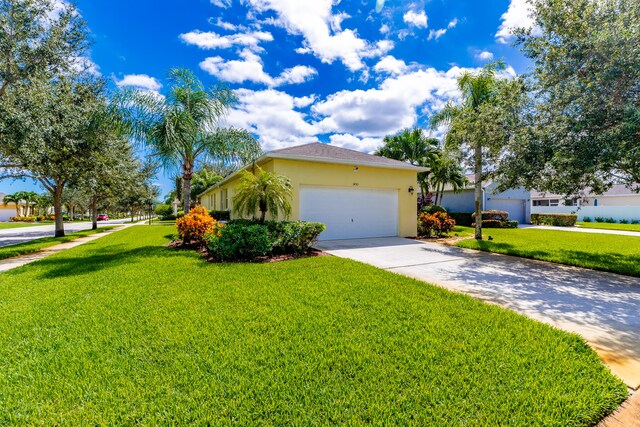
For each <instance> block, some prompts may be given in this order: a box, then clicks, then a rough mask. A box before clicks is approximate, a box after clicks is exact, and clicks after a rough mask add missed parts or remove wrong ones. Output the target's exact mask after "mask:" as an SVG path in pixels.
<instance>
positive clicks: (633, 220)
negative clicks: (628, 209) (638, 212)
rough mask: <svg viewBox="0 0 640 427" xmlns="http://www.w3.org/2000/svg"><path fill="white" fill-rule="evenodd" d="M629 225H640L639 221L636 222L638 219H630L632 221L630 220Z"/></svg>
mask: <svg viewBox="0 0 640 427" xmlns="http://www.w3.org/2000/svg"><path fill="white" fill-rule="evenodd" d="M631 224H640V220H638V219H632V220H631Z"/></svg>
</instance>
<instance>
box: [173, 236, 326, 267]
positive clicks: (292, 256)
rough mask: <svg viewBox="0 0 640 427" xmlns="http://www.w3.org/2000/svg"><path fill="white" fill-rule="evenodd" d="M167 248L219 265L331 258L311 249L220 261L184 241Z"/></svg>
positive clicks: (203, 248) (204, 249) (203, 249)
mask: <svg viewBox="0 0 640 427" xmlns="http://www.w3.org/2000/svg"><path fill="white" fill-rule="evenodd" d="M165 247H167V248H172V249H182V250H191V251H196V252H199V253H200V254H202V257H203V258H204V259H205V261H207V262H211V263H217V264H219V263H223V262H250V263H270V262H282V261H290V260H294V259H301V258H313V257H318V256H331V255H330V254H328V253H326V252H323V251H320V250H317V249H311V250H310V251H309V252H308V253H306V254H280V255H272V256H264V257H259V258H256V259H254V260H252V261H220V259H218V258H216V257H215V256H214V255H212V254H210V253H209V251H207V249H206V248H205V247H201V246H200V247H199V246H197V245H193V244H185V243H184V242H183V241H182V240H173V241H171V242H169V243H167V244H166V245H165Z"/></svg>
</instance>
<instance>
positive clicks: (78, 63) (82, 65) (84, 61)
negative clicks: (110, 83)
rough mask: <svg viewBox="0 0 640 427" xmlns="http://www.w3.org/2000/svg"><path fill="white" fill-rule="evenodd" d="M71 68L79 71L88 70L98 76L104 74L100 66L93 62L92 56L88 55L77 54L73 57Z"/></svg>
mask: <svg viewBox="0 0 640 427" xmlns="http://www.w3.org/2000/svg"><path fill="white" fill-rule="evenodd" d="M71 68H72V70H73V71H75V72H77V73H82V72H86V73H89V74H93V75H94V76H98V77H99V76H101V75H102V73H101V72H100V66H98V64H96V63H95V62H93V61H92V60H91V58H89V57H86V56H76V57H75V58H74V59H73V63H72V64H71Z"/></svg>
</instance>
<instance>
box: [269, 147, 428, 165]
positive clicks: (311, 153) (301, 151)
mask: <svg viewBox="0 0 640 427" xmlns="http://www.w3.org/2000/svg"><path fill="white" fill-rule="evenodd" d="M266 157H275V158H278V157H284V158H286V157H290V158H295V159H303V158H306V159H309V160H310V161H320V160H325V161H339V162H341V163H352V164H354V165H371V166H380V167H391V168H402V169H412V168H414V167H413V166H411V165H410V164H408V163H405V162H401V161H398V160H393V159H388V158H386V157H381V156H374V155H371V154H367V153H363V152H360V151H355V150H349V149H348V148H342V147H336V146H334V145H329V144H323V143H321V142H313V143H310V144H304V145H298V146H295V147H287V148H282V149H280V150H274V151H271V152H269V153H267V154H266ZM416 169H418V168H416Z"/></svg>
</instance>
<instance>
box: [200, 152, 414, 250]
mask: <svg viewBox="0 0 640 427" xmlns="http://www.w3.org/2000/svg"><path fill="white" fill-rule="evenodd" d="M257 167H260V168H262V169H264V170H266V171H269V172H276V173H279V174H281V175H284V176H286V177H288V178H289V179H290V180H291V183H292V186H293V197H292V200H291V207H292V213H291V217H290V219H291V220H303V221H319V222H322V223H324V224H326V226H327V229H326V230H325V231H324V232H323V233H322V234H321V235H320V239H321V240H330V239H351V238H365V237H391V236H401V237H410V236H415V235H416V234H417V225H416V215H417V206H416V205H417V199H416V198H417V195H416V194H417V191H416V188H418V185H417V174H418V172H423V171H426V170H427V169H426V168H421V167H415V166H412V165H409V164H407V163H404V162H400V161H397V160H392V159H387V158H384V157H379V156H373V155H370V154H365V153H361V152H359V151H353V150H348V149H346V148H340V147H335V146H332V145H328V144H323V143H311V144H305V145H300V146H296V147H289V148H284V149H281V150H275V151H271V152H269V153H266V154H265V155H263V156H262V157H260V158H259V159H258V160H256V161H255V162H253V163H251V164H249V165H247V166H245V167H244V168H243V169H244V170H255V168H257ZM239 178H240V176H239V173H238V172H236V173H234V174H232V175H230V176H228V177H227V178H225V179H224V180H223V181H221V182H220V183H218V184H216V185H215V186H213V187H211V188H209V189H207V190H206V191H204V192H203V193H202V194H200V201H201V203H202V205H203V206H204V207H206V208H207V209H209V210H228V211H231V212H232V217H233V216H234V214H233V197H234V194H235V187H236V186H237V184H238V182H239Z"/></svg>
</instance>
